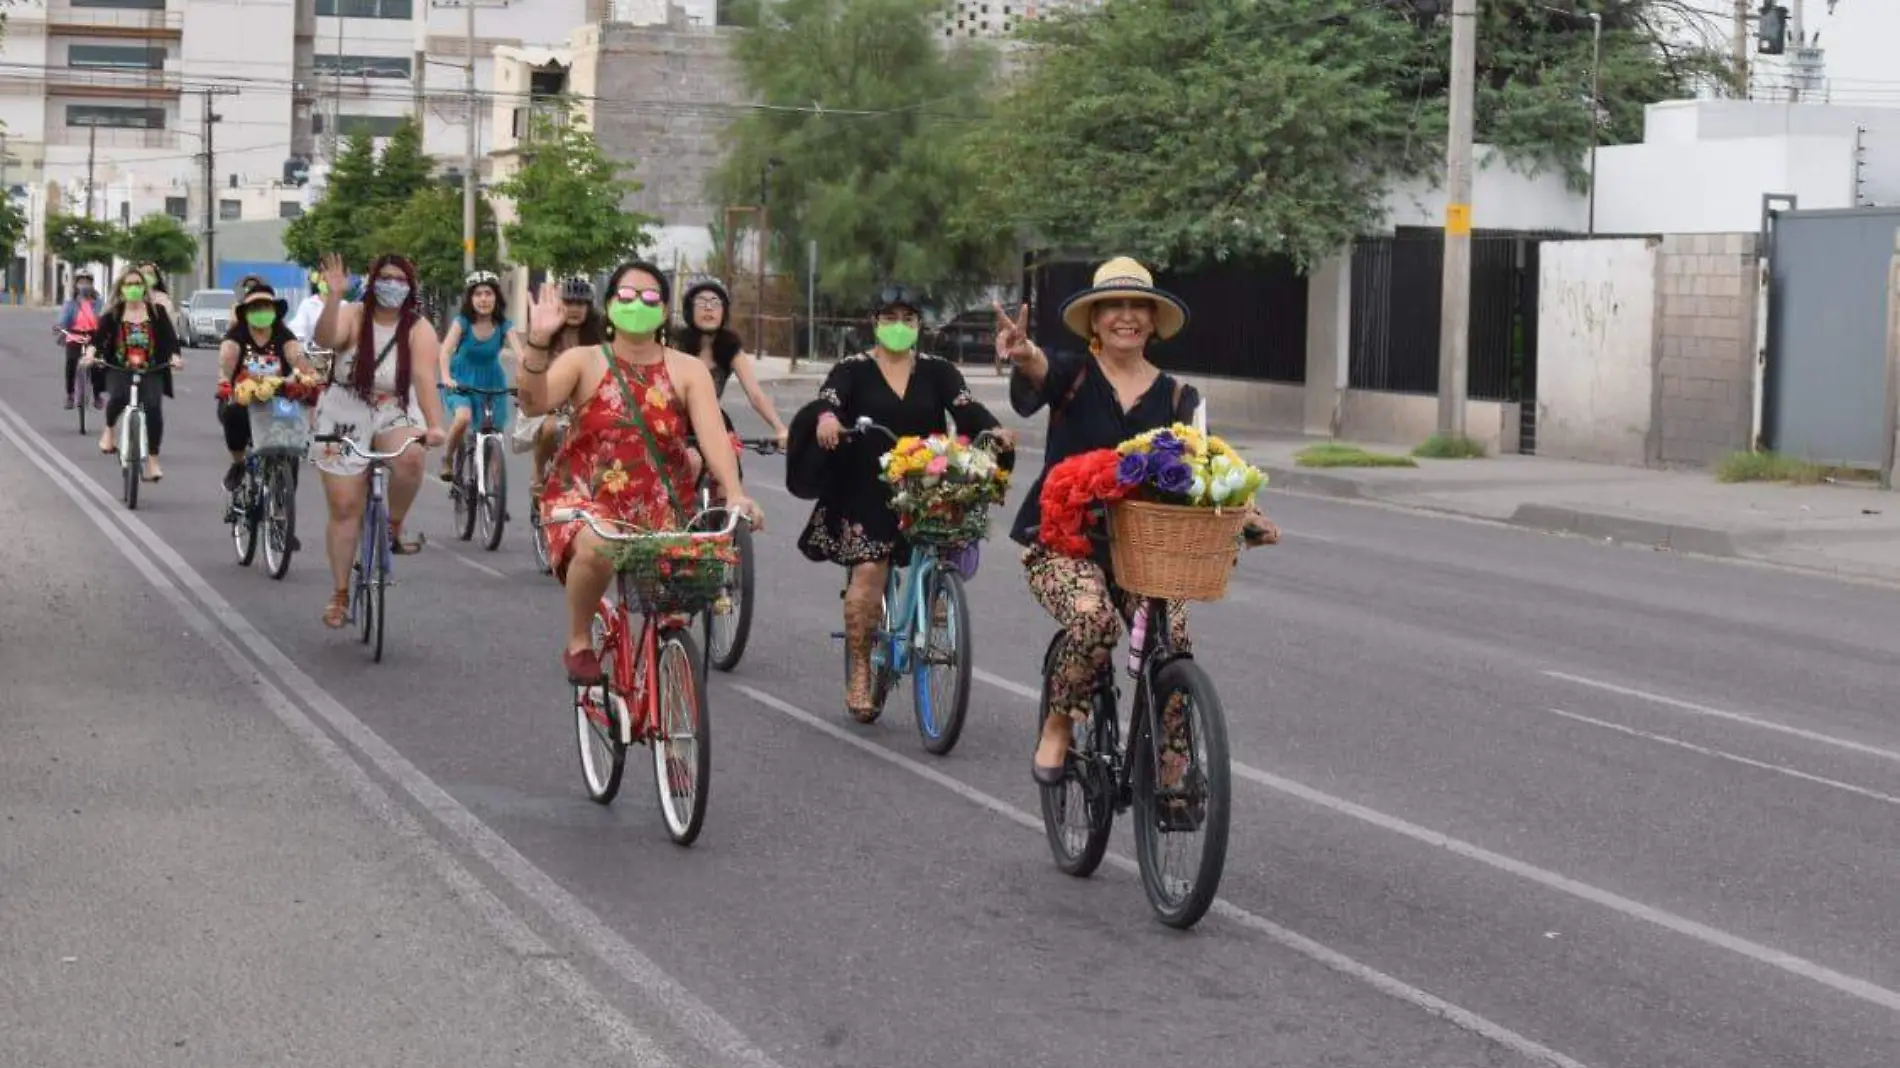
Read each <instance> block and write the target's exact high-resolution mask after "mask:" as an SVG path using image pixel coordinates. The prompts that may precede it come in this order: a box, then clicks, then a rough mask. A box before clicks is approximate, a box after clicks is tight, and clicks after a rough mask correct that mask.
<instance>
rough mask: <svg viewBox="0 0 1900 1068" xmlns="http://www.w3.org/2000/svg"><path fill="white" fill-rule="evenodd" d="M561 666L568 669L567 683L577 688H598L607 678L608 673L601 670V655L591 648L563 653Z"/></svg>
mask: <svg viewBox="0 0 1900 1068" xmlns="http://www.w3.org/2000/svg"><path fill="white" fill-rule="evenodd" d="M561 666H562V667H563V668H566V669H567V681H569V682H571V683H573V684H574V685H576V686H598V685H599V684H600V682H601V680H602V679H604V678H606V672H605V671H603V670H602V669H601V665H600V654H599V653H597V652H595V651H594V650H593V649H592V648H591V647H589V648H586V649H569V650H567V651H566V652H563V653H562V654H561Z"/></svg>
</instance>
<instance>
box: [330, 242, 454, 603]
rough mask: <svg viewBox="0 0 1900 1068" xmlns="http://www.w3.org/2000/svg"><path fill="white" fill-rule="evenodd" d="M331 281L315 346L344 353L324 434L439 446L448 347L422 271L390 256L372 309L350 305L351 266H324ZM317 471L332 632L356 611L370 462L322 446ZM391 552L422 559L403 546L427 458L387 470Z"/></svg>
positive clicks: (369, 292) (373, 276)
mask: <svg viewBox="0 0 1900 1068" xmlns="http://www.w3.org/2000/svg"><path fill="white" fill-rule="evenodd" d="M323 280H324V283H325V284H326V285H327V286H328V287H329V291H330V294H331V299H329V300H326V301H325V302H324V305H323V313H322V314H321V315H319V316H318V317H317V343H318V344H320V345H322V346H323V347H324V348H326V349H329V350H331V351H332V352H334V353H336V357H335V359H333V360H332V361H331V364H330V379H329V383H330V384H329V387H328V388H327V389H325V390H324V391H323V397H322V399H321V400H319V401H318V402H317V431H318V433H319V434H323V435H331V434H341V435H344V436H346V437H348V438H349V439H350V440H351V441H352V442H353V443H354V444H355V445H356V446H357V448H359V449H368V450H371V451H375V452H392V451H394V450H396V449H398V448H401V447H402V446H403V445H404V443H405V442H407V441H409V440H410V439H413V438H415V437H417V436H418V431H420V432H421V433H420V436H421V437H422V438H423V440H424V441H425V443H427V444H428V445H431V446H435V445H440V444H442V441H443V433H442V423H443V414H442V396H441V394H439V393H437V392H436V388H435V387H436V375H437V374H438V373H439V368H440V366H441V353H442V350H441V345H440V344H439V342H438V341H437V339H436V336H435V327H433V326H430V325H429V321H428V320H427V319H424V318H423V317H422V315H421V313H420V312H419V311H418V310H417V308H416V269H415V267H414V266H413V265H412V264H410V262H409V261H408V260H407V259H404V258H403V257H401V256H398V255H395V254H394V253H385V254H384V255H383V256H381V257H380V258H378V259H377V260H376V262H375V263H373V264H371V265H370V269H369V276H368V278H367V279H366V287H365V294H364V295H365V296H367V297H368V298H369V302H368V303H363V304H357V303H350V302H346V301H344V300H343V299H342V297H341V294H342V293H344V292H345V291H346V290H347V287H348V285H349V276H348V274H347V273H345V271H344V269H343V259H342V257H340V256H337V255H335V254H334V253H332V254H330V255H327V256H325V257H324V258H323ZM317 470H318V471H320V472H322V473H323V496H324V500H325V502H326V503H327V504H328V505H329V508H330V524H329V530H328V537H327V538H326V539H325V540H326V542H327V548H328V549H329V555H330V578H331V579H332V580H333V582H334V584H335V589H334V592H333V593H332V594H331V596H330V600H329V603H328V604H327V605H325V606H324V609H323V623H324V626H327V627H331V628H337V627H341V626H343V624H344V622H345V621H346V620H347V619H348V618H349V611H350V565H351V564H352V563H353V562H354V561H355V560H356V539H357V533H358V529H359V527H360V525H361V523H362V521H363V508H364V506H365V504H366V503H367V502H368V500H369V478H368V472H369V461H368V460H365V459H363V458H361V457H359V456H357V455H355V454H354V453H351V452H347V451H345V450H344V449H343V448H342V447H340V446H338V445H335V444H326V445H322V446H320V447H319V451H318V453H317ZM389 475H390V477H389V516H390V518H389V548H390V551H391V552H394V553H398V554H407V553H414V552H418V551H420V550H421V548H422V542H421V541H420V540H419V539H418V540H417V541H413V542H405V541H403V539H402V524H403V519H404V518H405V517H406V516H407V515H408V514H409V506H410V505H412V504H414V503H415V500H416V492H417V491H418V490H420V489H421V488H422V454H421V453H420V452H417V451H413V450H411V451H406V452H404V453H403V454H402V455H401V456H398V457H397V458H396V459H395V460H393V461H391V462H390V465H389Z"/></svg>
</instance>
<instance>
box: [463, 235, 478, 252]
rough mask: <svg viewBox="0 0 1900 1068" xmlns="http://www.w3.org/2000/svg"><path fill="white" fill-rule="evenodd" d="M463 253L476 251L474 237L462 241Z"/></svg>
mask: <svg viewBox="0 0 1900 1068" xmlns="http://www.w3.org/2000/svg"><path fill="white" fill-rule="evenodd" d="M462 251H463V252H473V251H475V239H474V238H472V237H465V238H463V239H462Z"/></svg>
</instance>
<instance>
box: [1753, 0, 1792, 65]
mask: <svg viewBox="0 0 1900 1068" xmlns="http://www.w3.org/2000/svg"><path fill="white" fill-rule="evenodd" d="M1759 19H1760V21H1759V22H1758V24H1757V25H1756V27H1755V51H1756V52H1757V53H1759V54H1761V55H1764V56H1778V55H1781V54H1783V53H1784V52H1786V51H1787V50H1788V9H1787V8H1785V7H1782V6H1780V5H1778V4H1776V3H1775V2H1774V0H1766V2H1765V3H1763V4H1762V5H1761V11H1760V13H1759Z"/></svg>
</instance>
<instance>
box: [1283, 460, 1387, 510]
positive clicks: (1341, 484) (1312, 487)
mask: <svg viewBox="0 0 1900 1068" xmlns="http://www.w3.org/2000/svg"><path fill="white" fill-rule="evenodd" d="M1260 470H1262V471H1264V472H1266V475H1267V488H1268V489H1271V490H1281V491H1283V492H1286V493H1303V494H1306V495H1307V496H1310V497H1332V498H1335V499H1337V500H1345V501H1364V500H1376V499H1378V498H1377V497H1372V496H1368V495H1367V494H1366V491H1365V488H1364V487H1363V486H1361V485H1360V484H1359V483H1358V482H1357V481H1355V480H1353V479H1350V478H1346V477H1343V476H1341V475H1323V474H1319V473H1317V472H1314V471H1308V470H1305V469H1303V468H1298V467H1282V466H1280V465H1278V464H1262V465H1260Z"/></svg>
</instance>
